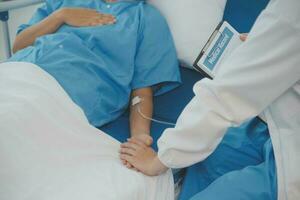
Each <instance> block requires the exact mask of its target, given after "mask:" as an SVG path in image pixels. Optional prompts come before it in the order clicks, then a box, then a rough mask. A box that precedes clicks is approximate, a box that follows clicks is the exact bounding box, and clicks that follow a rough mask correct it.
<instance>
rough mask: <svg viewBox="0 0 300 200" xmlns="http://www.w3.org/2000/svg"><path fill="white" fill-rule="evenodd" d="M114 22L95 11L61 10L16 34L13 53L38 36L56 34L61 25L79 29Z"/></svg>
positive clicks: (28, 44) (113, 19) (112, 18)
mask: <svg viewBox="0 0 300 200" xmlns="http://www.w3.org/2000/svg"><path fill="white" fill-rule="evenodd" d="M114 22H115V18H114V16H112V15H108V14H101V13H99V12H97V11H96V10H91V9H83V8H63V9H60V10H57V11H55V12H54V13H52V14H51V15H49V16H48V17H46V18H45V19H44V20H42V21H41V22H39V23H38V24H35V25H33V26H31V27H29V28H27V29H25V30H24V31H22V32H21V33H20V34H18V36H17V37H16V40H15V42H14V46H13V52H14V53H15V52H17V51H19V50H21V49H24V48H26V47H28V46H30V45H32V44H33V43H34V41H35V40H36V38H38V37H40V36H43V35H46V34H51V33H54V32H56V30H57V29H58V28H59V27H60V26H61V25H63V24H68V25H70V26H76V27H81V26H97V25H104V24H112V23H114Z"/></svg>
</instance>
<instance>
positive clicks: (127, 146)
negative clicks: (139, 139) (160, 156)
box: [121, 142, 144, 151]
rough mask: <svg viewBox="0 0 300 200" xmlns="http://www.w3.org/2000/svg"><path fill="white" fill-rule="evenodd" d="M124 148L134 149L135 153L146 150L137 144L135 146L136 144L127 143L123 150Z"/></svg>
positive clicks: (122, 145) (123, 145)
mask: <svg viewBox="0 0 300 200" xmlns="http://www.w3.org/2000/svg"><path fill="white" fill-rule="evenodd" d="M123 148H128V149H133V150H135V151H140V150H142V149H144V148H143V147H141V146H139V145H137V144H134V143H130V142H125V143H123V144H121V149H123Z"/></svg>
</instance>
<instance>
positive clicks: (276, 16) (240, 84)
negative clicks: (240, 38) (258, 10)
mask: <svg viewBox="0 0 300 200" xmlns="http://www.w3.org/2000/svg"><path fill="white" fill-rule="evenodd" d="M281 3H282V4H283V5H284V6H281V5H280V4H281ZM281 8H286V9H281ZM299 8H300V3H299V2H297V1H295V0H289V2H285V1H283V0H282V1H280V0H277V1H275V2H274V3H273V4H272V7H269V8H268V10H266V11H264V13H263V14H262V15H261V16H260V17H259V18H258V20H257V22H256V24H255V26H254V27H253V30H252V31H251V33H250V34H249V38H248V40H247V41H246V42H245V43H244V44H242V45H241V46H240V47H239V48H237V49H236V51H234V52H233V53H232V55H231V56H230V57H229V58H228V59H227V60H226V61H225V62H224V63H223V64H222V66H220V68H219V69H220V71H218V73H217V75H216V77H215V79H214V80H208V79H204V80H202V81H200V82H198V83H196V84H195V86H194V93H195V97H194V98H193V99H192V101H191V102H190V103H189V104H188V105H187V107H186V108H185V109H184V111H183V113H182V114H181V116H180V117H179V119H178V121H177V125H176V127H175V128H173V129H167V130H166V131H165V132H164V133H163V135H162V137H161V138H160V139H159V141H158V148H159V151H158V157H159V159H160V160H161V162H162V163H164V164H165V165H166V166H168V167H170V168H181V167H186V166H189V165H192V164H194V163H197V162H199V161H202V160H204V159H205V158H207V157H208V156H209V155H210V154H211V153H212V152H213V151H214V150H215V149H216V147H217V146H218V144H219V143H220V141H221V140H222V138H223V136H224V134H225V132H226V130H227V129H228V128H229V127H231V126H238V125H240V124H241V123H242V122H244V121H246V120H247V119H250V118H253V117H255V116H257V115H258V114H260V113H261V112H262V111H263V110H264V109H266V108H267V107H268V106H269V105H271V104H272V102H273V101H275V100H276V99H277V98H279V97H280V96H281V95H283V94H284V93H285V92H286V91H287V90H289V89H291V88H292V87H293V85H295V84H296V83H297V81H299V79H300V67H299V66H300V60H299V57H300V45H299V43H300V34H299V33H300V30H299V29H300V26H299V25H300V22H299V21H300V19H299V18H300V16H299V14H297V13H298V10H299ZM282 10H283V11H282ZM284 10H285V11H287V10H289V11H290V12H285V11H284ZM281 11H282V12H281ZM293 11H294V14H291V13H293ZM287 106H288V105H287Z"/></svg>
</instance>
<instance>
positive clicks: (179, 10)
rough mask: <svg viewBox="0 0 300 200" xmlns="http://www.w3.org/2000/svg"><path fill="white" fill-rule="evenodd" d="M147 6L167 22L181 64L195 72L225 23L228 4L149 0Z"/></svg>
mask: <svg viewBox="0 0 300 200" xmlns="http://www.w3.org/2000/svg"><path fill="white" fill-rule="evenodd" d="M148 3H150V4H153V5H154V6H155V7H156V8H158V9H159V10H160V12H161V13H162V14H163V15H164V16H165V18H166V19H167V21H168V23H169V26H170V29H171V32H172V34H173V38H174V40H175V45H176V49H177V54H178V58H179V60H180V62H181V64H182V65H183V66H185V67H189V68H192V65H193V62H194V61H195V60H196V58H197V56H198V54H199V53H200V51H201V49H202V48H203V47H204V45H205V43H206V42H207V40H208V39H209V37H210V35H211V34H212V32H213V31H214V29H215V28H216V26H217V25H218V24H219V23H220V21H221V20H222V17H223V12H224V8H225V4H226V0H148Z"/></svg>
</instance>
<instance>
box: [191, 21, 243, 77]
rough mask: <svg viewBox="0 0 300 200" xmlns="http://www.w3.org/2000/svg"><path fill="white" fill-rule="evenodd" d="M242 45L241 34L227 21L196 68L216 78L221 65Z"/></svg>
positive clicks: (212, 38) (213, 38)
mask: <svg viewBox="0 0 300 200" xmlns="http://www.w3.org/2000/svg"><path fill="white" fill-rule="evenodd" d="M241 43H242V41H241V40H240V33H238V32H237V31H236V30H235V29H234V28H233V27H232V26H231V25H230V24H229V23H227V22H226V21H224V22H222V23H220V24H219V25H218V27H217V28H216V29H215V31H214V32H213V34H212V35H211V37H210V38H209V40H208V42H207V43H206V45H205V46H204V48H203V49H202V51H201V53H200V55H199V56H198V58H197V59H196V61H195V63H194V68H195V69H196V70H198V71H200V72H203V73H204V74H205V75H206V76H208V77H209V78H214V76H215V74H216V72H217V71H218V68H219V66H220V64H221V63H222V62H223V61H224V60H225V59H226V58H227V57H228V55H229V54H230V53H231V52H232V51H233V50H234V49H235V48H236V47H238V46H239V45H240V44H241Z"/></svg>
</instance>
